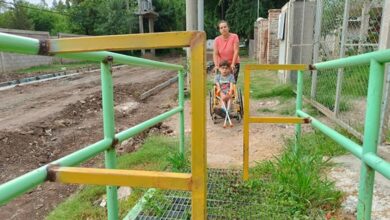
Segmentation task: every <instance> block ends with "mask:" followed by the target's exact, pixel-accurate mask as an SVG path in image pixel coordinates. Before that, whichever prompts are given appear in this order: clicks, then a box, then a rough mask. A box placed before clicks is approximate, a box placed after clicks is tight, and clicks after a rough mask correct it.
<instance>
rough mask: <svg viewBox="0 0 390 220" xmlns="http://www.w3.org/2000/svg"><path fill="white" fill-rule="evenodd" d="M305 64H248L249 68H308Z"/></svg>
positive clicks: (247, 67) (246, 67)
mask: <svg viewBox="0 0 390 220" xmlns="http://www.w3.org/2000/svg"><path fill="white" fill-rule="evenodd" d="M308 68H309V67H308V66H307V65H305V64H247V65H246V66H245V69H248V70H307V69H308Z"/></svg>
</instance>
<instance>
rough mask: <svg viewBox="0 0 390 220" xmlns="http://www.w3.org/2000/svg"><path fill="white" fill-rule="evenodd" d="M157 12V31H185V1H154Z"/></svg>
mask: <svg viewBox="0 0 390 220" xmlns="http://www.w3.org/2000/svg"><path fill="white" fill-rule="evenodd" d="M153 4H154V6H155V11H156V12H158V13H159V17H158V19H157V21H156V23H155V30H156V31H157V32H162V31H184V30H185V27H186V17H185V10H186V9H185V1H183V0H171V1H154V2H153Z"/></svg>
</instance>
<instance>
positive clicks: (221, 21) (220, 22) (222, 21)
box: [217, 20, 229, 29]
mask: <svg viewBox="0 0 390 220" xmlns="http://www.w3.org/2000/svg"><path fill="white" fill-rule="evenodd" d="M222 23H225V24H226V25H227V26H228V27H229V23H228V22H227V21H225V20H220V21H218V25H217V29H219V25H220V24H222Z"/></svg>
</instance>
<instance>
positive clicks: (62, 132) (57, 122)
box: [0, 60, 178, 219]
mask: <svg viewBox="0 0 390 220" xmlns="http://www.w3.org/2000/svg"><path fill="white" fill-rule="evenodd" d="M171 61H172V60H171ZM174 61H176V62H178V61H177V60H174ZM171 63H172V62H171ZM175 75H176V73H175V72H174V71H162V70H158V69H145V68H142V69H141V68H130V67H126V68H122V69H116V70H114V72H113V78H114V83H115V86H114V90H115V91H114V92H115V98H114V99H115V106H116V113H115V116H116V117H115V120H116V122H115V123H116V129H117V131H121V130H124V129H125V128H129V127H131V126H133V125H136V124H138V123H140V122H142V121H145V120H147V119H149V118H152V117H154V116H157V115H158V114H161V113H162V112H165V111H167V110H168V109H170V106H171V105H172V103H173V102H174V99H175V95H176V94H177V92H176V86H175V85H173V86H171V87H170V88H168V89H165V90H163V91H162V92H161V93H160V94H158V95H157V96H152V97H150V98H148V99H147V100H146V101H144V102H142V103H139V101H138V97H139V95H140V94H141V93H143V92H145V91H147V90H148V89H150V88H153V87H154V86H156V85H157V84H159V83H161V82H163V81H165V80H167V79H169V78H171V77H172V76H175ZM0 101H1V102H0V103H1V104H0V146H1V147H0V183H4V182H6V181H8V180H11V179H13V178H15V177H17V176H20V175H22V174H24V173H26V172H28V171H30V170H33V169H36V168H38V167H40V166H42V165H44V164H47V163H49V162H50V161H53V160H56V159H58V158H60V157H63V156H65V155H67V154H69V153H71V152H74V151H76V150H78V149H80V148H83V147H86V146H88V145H90V144H92V143H95V142H96V141H98V140H101V139H102V133H103V128H102V116H101V114H102V112H101V88H100V72H99V71H96V72H94V73H88V74H80V75H77V76H73V77H68V78H63V79H59V80H53V81H47V82H43V83H38V84H30V85H25V86H18V87H15V88H13V89H9V90H4V91H1V93H0ZM159 128H161V127H159ZM161 129H163V128H161ZM146 133H147V132H145V133H144V134H143V135H140V136H139V137H138V138H135V140H134V141H133V142H132V143H133V144H138V143H139V141H142V137H143V136H145V134H146ZM137 141H138V143H137ZM132 147H134V146H128V148H129V149H122V151H129V150H131V149H132ZM102 162H103V160H102V155H99V156H98V157H97V158H96V159H93V160H91V161H89V162H87V163H86V164H84V165H83V166H92V165H93V166H100V165H101V163H102ZM75 189H76V186H71V185H63V184H57V183H45V184H43V185H41V186H39V187H38V188H36V189H34V190H33V191H32V192H30V193H26V194H25V195H23V196H21V197H19V198H17V199H15V200H13V201H12V202H10V203H9V204H7V205H5V206H3V207H0V219H43V218H44V216H46V215H47V213H48V212H49V211H50V210H52V209H53V208H54V207H55V206H57V204H58V203H59V202H61V201H62V200H64V198H66V197H67V196H69V195H70V194H71V193H73V192H74V190H75ZM0 196H1V195H0Z"/></svg>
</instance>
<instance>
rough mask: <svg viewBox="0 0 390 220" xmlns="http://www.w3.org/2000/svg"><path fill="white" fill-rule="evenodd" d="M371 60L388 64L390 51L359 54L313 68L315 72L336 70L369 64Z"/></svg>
mask: <svg viewBox="0 0 390 220" xmlns="http://www.w3.org/2000/svg"><path fill="white" fill-rule="evenodd" d="M371 59H374V60H376V61H377V62H379V63H384V62H389V61H390V50H379V51H375V52H370V53H365V54H360V55H356V56H351V57H346V58H341V59H337V60H330V61H326V62H322V63H316V64H314V65H313V66H314V67H315V68H316V69H317V70H324V69H336V68H343V67H350V66H358V65H365V64H370V62H371Z"/></svg>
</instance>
